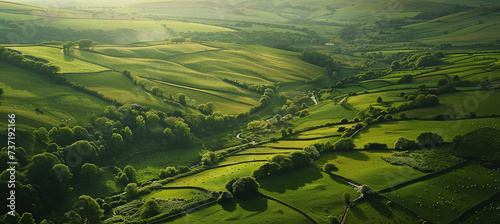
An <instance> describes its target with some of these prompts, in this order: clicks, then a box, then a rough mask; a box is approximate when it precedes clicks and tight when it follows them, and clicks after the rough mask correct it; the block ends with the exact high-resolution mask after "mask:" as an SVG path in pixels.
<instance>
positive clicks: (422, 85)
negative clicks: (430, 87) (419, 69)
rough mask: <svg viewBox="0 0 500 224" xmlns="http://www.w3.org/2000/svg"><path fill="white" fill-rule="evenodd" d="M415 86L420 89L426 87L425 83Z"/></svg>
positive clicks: (422, 89)
mask: <svg viewBox="0 0 500 224" xmlns="http://www.w3.org/2000/svg"><path fill="white" fill-rule="evenodd" d="M417 88H418V89H419V90H420V91H424V90H425V88H427V86H426V85H425V84H420V85H418V87H417Z"/></svg>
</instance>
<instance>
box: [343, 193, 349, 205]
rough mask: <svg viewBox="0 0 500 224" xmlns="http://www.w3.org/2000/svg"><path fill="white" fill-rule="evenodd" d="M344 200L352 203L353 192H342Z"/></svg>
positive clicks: (346, 202)
mask: <svg viewBox="0 0 500 224" xmlns="http://www.w3.org/2000/svg"><path fill="white" fill-rule="evenodd" d="M342 201H344V203H345V204H349V203H351V193H349V192H344V193H342Z"/></svg>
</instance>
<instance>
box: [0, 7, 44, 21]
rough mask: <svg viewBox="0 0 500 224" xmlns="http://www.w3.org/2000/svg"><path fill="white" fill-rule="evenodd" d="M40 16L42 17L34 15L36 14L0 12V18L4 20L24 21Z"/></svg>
mask: <svg viewBox="0 0 500 224" xmlns="http://www.w3.org/2000/svg"><path fill="white" fill-rule="evenodd" d="M2 9H3V8H2ZM40 18H42V17H41V16H36V15H28V14H17V13H7V12H0V19H5V20H12V21H25V20H34V19H40Z"/></svg>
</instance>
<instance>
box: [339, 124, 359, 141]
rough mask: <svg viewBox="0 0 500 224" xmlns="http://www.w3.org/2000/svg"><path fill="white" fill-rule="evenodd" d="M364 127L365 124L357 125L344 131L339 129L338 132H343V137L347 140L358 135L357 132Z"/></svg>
mask: <svg viewBox="0 0 500 224" xmlns="http://www.w3.org/2000/svg"><path fill="white" fill-rule="evenodd" d="M363 127H364V125H363V124H361V123H357V124H355V125H354V126H352V127H350V128H343V129H339V130H337V131H340V132H343V133H342V137H343V138H345V137H349V136H352V135H353V134H354V133H356V131H358V130H359V129H361V128H363Z"/></svg>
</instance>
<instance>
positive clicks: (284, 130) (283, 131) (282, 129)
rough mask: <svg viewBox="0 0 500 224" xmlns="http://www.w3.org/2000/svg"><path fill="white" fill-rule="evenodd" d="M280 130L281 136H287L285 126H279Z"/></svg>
mask: <svg viewBox="0 0 500 224" xmlns="http://www.w3.org/2000/svg"><path fill="white" fill-rule="evenodd" d="M280 132H281V137H283V138H284V137H286V136H288V133H286V129H285V128H281V129H280Z"/></svg>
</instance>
